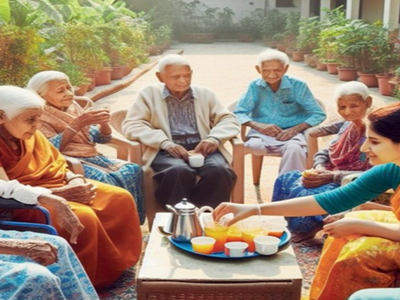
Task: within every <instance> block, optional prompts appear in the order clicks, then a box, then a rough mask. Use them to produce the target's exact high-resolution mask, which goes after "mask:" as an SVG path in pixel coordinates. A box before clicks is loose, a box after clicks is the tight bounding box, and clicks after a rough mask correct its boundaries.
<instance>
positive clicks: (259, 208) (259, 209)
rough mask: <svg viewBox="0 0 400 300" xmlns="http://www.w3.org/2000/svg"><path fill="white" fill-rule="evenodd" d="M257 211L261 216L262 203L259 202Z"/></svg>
mask: <svg viewBox="0 0 400 300" xmlns="http://www.w3.org/2000/svg"><path fill="white" fill-rule="evenodd" d="M257 213H258V217H259V218H260V217H261V207H260V203H257Z"/></svg>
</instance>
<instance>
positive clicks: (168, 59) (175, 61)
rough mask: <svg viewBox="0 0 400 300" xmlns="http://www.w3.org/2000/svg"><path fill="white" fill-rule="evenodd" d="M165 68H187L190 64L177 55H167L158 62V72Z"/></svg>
mask: <svg viewBox="0 0 400 300" xmlns="http://www.w3.org/2000/svg"><path fill="white" fill-rule="evenodd" d="M166 66H188V67H189V68H191V67H190V62H189V61H188V60H187V59H186V58H184V57H183V56H182V55H179V54H169V55H166V56H164V57H163V58H161V59H160V61H159V62H158V72H160V73H161V72H163V71H164V70H165V67H166Z"/></svg>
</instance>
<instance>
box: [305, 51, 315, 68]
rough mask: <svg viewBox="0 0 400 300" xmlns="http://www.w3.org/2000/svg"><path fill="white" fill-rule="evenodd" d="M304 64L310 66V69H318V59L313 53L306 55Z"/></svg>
mask: <svg viewBox="0 0 400 300" xmlns="http://www.w3.org/2000/svg"><path fill="white" fill-rule="evenodd" d="M304 62H305V63H306V64H307V66H309V67H310V68H316V67H317V59H316V58H315V56H314V55H313V54H311V53H308V54H304Z"/></svg>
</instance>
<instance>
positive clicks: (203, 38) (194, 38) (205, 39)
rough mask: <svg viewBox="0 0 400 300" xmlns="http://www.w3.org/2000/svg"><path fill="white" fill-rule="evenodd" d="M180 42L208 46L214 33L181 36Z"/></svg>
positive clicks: (212, 40) (212, 39)
mask: <svg viewBox="0 0 400 300" xmlns="http://www.w3.org/2000/svg"><path fill="white" fill-rule="evenodd" d="M181 41H182V42H185V43H204V44H209V43H213V42H214V33H186V34H183V35H182V36H181Z"/></svg>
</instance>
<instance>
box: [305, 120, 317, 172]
mask: <svg viewBox="0 0 400 300" xmlns="http://www.w3.org/2000/svg"><path fill="white" fill-rule="evenodd" d="M312 128H313V127H310V128H308V129H307V130H306V131H304V136H305V138H306V142H307V161H306V168H307V169H311V168H312V167H313V165H314V155H315V153H317V152H318V150H319V147H318V138H316V137H312V136H310V130H311V129H312Z"/></svg>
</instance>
